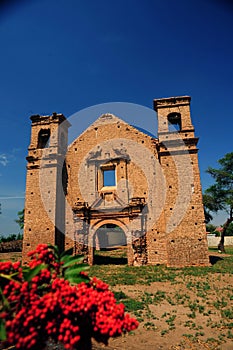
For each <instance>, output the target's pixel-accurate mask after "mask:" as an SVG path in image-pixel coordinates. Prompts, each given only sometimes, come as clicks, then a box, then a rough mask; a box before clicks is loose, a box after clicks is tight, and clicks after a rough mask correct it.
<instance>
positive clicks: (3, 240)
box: [0, 233, 23, 243]
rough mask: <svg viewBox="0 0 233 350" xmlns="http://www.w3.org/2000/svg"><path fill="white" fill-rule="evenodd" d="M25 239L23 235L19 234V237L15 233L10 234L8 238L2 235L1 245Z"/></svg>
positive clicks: (0, 237)
mask: <svg viewBox="0 0 233 350" xmlns="http://www.w3.org/2000/svg"><path fill="white" fill-rule="evenodd" d="M22 239H23V234H22V233H18V234H17V235H16V234H15V233H12V234H10V235H9V236H7V237H4V236H2V235H0V243H4V242H12V241H19V240H22Z"/></svg>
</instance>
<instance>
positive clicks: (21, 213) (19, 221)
mask: <svg viewBox="0 0 233 350" xmlns="http://www.w3.org/2000/svg"><path fill="white" fill-rule="evenodd" d="M17 215H18V219H17V220H15V222H17V224H18V225H19V228H20V230H22V229H23V227H24V209H22V210H20V211H18V213H17Z"/></svg>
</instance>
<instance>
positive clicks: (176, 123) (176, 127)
mask: <svg viewBox="0 0 233 350" xmlns="http://www.w3.org/2000/svg"><path fill="white" fill-rule="evenodd" d="M167 119H168V130H169V131H171V132H174V131H181V115H180V113H177V112H173V113H170V114H168V116H167Z"/></svg>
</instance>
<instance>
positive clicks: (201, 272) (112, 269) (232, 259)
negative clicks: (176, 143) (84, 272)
mask: <svg viewBox="0 0 233 350" xmlns="http://www.w3.org/2000/svg"><path fill="white" fill-rule="evenodd" d="M226 251H227V253H228V254H230V256H229V257H224V258H222V257H221V256H220V257H216V259H215V261H214V264H213V265H212V266H208V267H196V266H195V267H186V268H183V269H176V268H168V267H166V266H164V265H159V266H140V267H134V266H127V265H123V264H121V262H123V260H122V259H125V254H126V251H124V252H123V253H122V252H120V253H119V252H117V251H115V252H113V256H110V257H109V254H110V253H109V251H106V252H102V251H101V252H98V256H99V260H101V256H102V257H103V259H102V260H101V264H99V265H98V264H97V265H93V266H92V267H91V269H90V276H96V277H98V278H101V279H102V280H104V281H105V282H106V283H108V284H110V285H111V286H115V285H118V284H121V285H134V284H147V285H150V284H151V283H152V282H165V281H170V282H171V283H176V281H177V278H178V277H179V278H184V277H185V276H208V275H210V274H212V273H221V274H225V273H229V274H232V273H233V248H232V247H226ZM111 254H112V252H111ZM111 258H112V259H113V261H111ZM114 259H115V261H117V262H118V264H117V265H116V264H113V263H112V264H111V263H110V264H109V262H114ZM117 259H118V260H117ZM104 262H106V264H104ZM107 262H108V263H107ZM203 283H204V282H203ZM200 290H201V291H202V292H204V293H205V292H206V293H207V292H208V290H209V285H208V283H206V284H205V285H201V286H200Z"/></svg>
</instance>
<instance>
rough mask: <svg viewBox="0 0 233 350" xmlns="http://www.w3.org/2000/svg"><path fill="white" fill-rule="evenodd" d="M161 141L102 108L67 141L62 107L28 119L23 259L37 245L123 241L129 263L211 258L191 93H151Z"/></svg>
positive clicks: (83, 248)
mask: <svg viewBox="0 0 233 350" xmlns="http://www.w3.org/2000/svg"><path fill="white" fill-rule="evenodd" d="M154 109H155V111H156V112H157V118H158V138H155V137H152V136H151V135H149V134H147V133H145V132H143V131H142V130H139V129H137V128H136V127H133V126H131V125H129V124H128V123H126V122H124V121H123V120H122V119H120V118H119V117H118V116H115V115H112V114H109V113H106V114H103V115H101V116H100V117H99V118H98V119H97V120H96V121H95V122H94V123H93V124H92V125H90V126H89V127H88V128H87V129H86V130H85V131H84V132H83V133H82V134H81V135H79V136H77V138H76V139H75V141H73V142H72V143H71V145H69V146H68V144H67V143H68V130H69V127H70V124H69V122H68V120H66V118H65V117H64V116H63V115H62V114H56V113H53V114H52V115H50V116H40V115H33V116H32V117H31V121H32V124H31V142H30V145H29V148H28V156H27V162H28V163H27V181H26V201H25V226H24V241H23V259H24V260H25V261H26V260H27V253H28V252H29V251H31V250H33V249H34V248H35V247H36V246H37V244H38V243H51V244H56V245H58V247H59V248H60V249H61V250H64V249H67V248H70V247H73V252H74V254H83V255H84V256H85V258H86V260H87V261H88V262H89V263H90V264H93V263H95V250H96V249H101V248H105V249H107V248H111V247H114V246H119V245H126V247H127V260H128V264H129V265H135V266H139V265H146V264H150V265H155V264H166V265H167V266H177V267H179V266H193V265H198V266H202V265H208V264H209V259H208V251H207V240H206V234H205V221H204V211H203V204H202V191H201V183H200V174H199V166H198V149H197V142H198V139H197V138H196V137H195V134H194V127H193V124H192V121H191V116H190V97H189V96H181V97H172V98H162V99H156V100H154Z"/></svg>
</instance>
